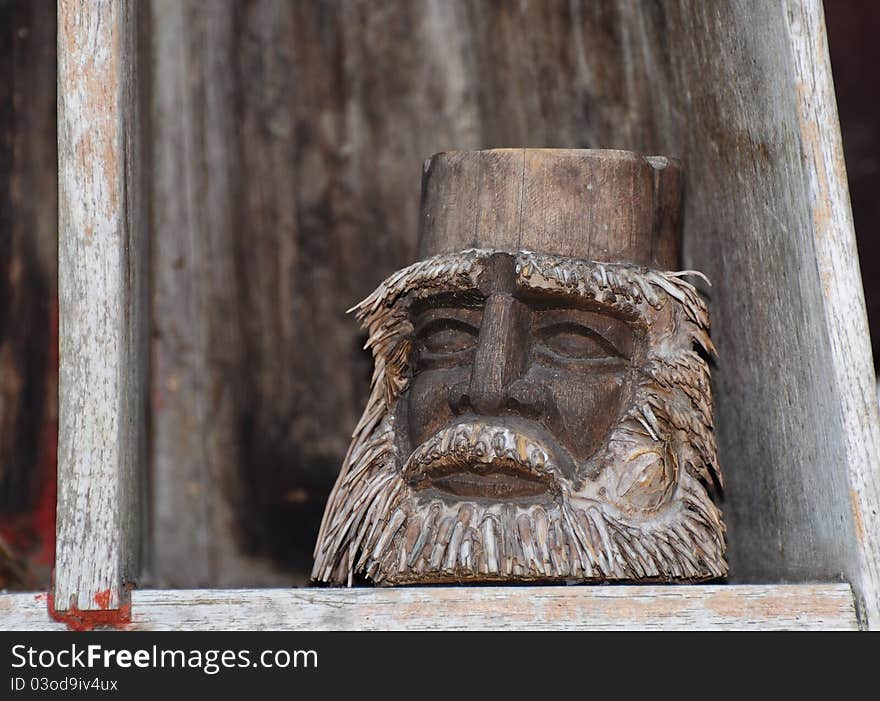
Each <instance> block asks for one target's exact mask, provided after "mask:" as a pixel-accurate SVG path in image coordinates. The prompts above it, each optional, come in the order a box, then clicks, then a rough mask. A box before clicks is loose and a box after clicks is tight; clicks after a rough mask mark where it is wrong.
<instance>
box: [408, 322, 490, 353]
mask: <svg viewBox="0 0 880 701" xmlns="http://www.w3.org/2000/svg"><path fill="white" fill-rule="evenodd" d="M478 333H479V332H478V330H477V329H476V328H474V327H473V326H471V325H470V324H468V323H466V322H464V321H459V320H458V319H438V320H436V321H434V322H432V323H430V324H428V325H427V326H426V327H425V328H424V329H422V330H421V331H420V333H419V339H420V341H421V345H422V348H423V349H424V350H425V351H427V352H428V353H430V354H431V355H438V356H442V355H454V354H457V353H463V352H465V351H468V350H471V349H472V348H474V347H475V346H476V345H477V334H478Z"/></svg>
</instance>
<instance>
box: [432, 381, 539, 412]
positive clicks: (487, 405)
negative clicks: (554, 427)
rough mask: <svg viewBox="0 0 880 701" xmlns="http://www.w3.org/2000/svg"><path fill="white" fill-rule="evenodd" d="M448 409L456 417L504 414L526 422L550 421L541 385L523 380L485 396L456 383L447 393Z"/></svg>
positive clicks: (484, 393) (463, 384)
mask: <svg viewBox="0 0 880 701" xmlns="http://www.w3.org/2000/svg"><path fill="white" fill-rule="evenodd" d="M449 406H450V407H451V408H452V411H453V412H454V413H455V414H456V415H461V414H483V415H490V416H491V415H498V414H503V413H507V412H512V413H514V414H518V415H519V416H522V417H523V418H526V419H533V420H539V419H545V420H546V419H548V418H552V413H551V412H550V411H549V408H550V406H551V402H550V401H549V400H548V397H547V391H546V389H545V388H544V387H543V385H539V384H532V383H530V382H527V381H526V380H522V379H520V380H515V381H514V382H512V383H510V384H509V385H507V386H506V387H505V388H504V389H502V390H501V391H500V392H492V393H486V392H483V391H480V390H479V389H478V391H477V392H473V391H472V390H471V386H470V383H469V382H459V383H458V384H457V385H455V386H454V387H453V388H452V389H451V390H450V393H449Z"/></svg>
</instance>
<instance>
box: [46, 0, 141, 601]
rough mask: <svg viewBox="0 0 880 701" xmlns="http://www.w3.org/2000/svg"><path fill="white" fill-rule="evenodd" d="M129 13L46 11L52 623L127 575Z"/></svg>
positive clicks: (137, 371) (133, 483)
mask: <svg viewBox="0 0 880 701" xmlns="http://www.w3.org/2000/svg"><path fill="white" fill-rule="evenodd" d="M136 7H137V3H136V2H135V1H134V0H131V1H127V0H126V1H120V2H116V1H112V2H111V1H110V0H103V1H97V2H91V1H88V2H86V1H83V0H60V2H59V3H58V173H59V183H58V190H59V192H58V206H59V213H58V214H59V222H58V225H59V247H58V258H59V301H60V352H61V359H60V374H59V395H60V404H59V446H58V512H57V559H56V564H55V583H54V599H55V608H56V610H58V611H59V612H63V611H67V610H74V609H76V610H81V611H90V610H95V609H110V610H117V609H121V608H123V607H124V605H125V603H126V600H127V598H128V596H127V593H126V591H125V585H126V582H127V581H128V580H130V579H134V578H135V577H136V571H135V566H136V561H137V544H138V541H139V535H138V530H137V522H138V509H139V506H138V486H139V477H140V474H141V471H142V468H143V449H144V446H145V442H144V437H145V431H144V411H143V409H144V407H143V402H142V400H143V397H144V379H145V361H146V354H145V353H144V349H145V343H146V336H145V333H144V323H143V322H144V316H145V313H144V307H143V305H144V302H145V295H144V288H143V283H144V276H143V272H142V268H143V266H144V265H145V262H146V259H145V255H144V243H145V238H144V236H143V231H142V230H141V206H142V202H141V201H140V198H139V180H138V167H139V158H140V153H139V152H138V150H137V148H138V134H139V131H138V130H139V123H138V115H137V109H136V95H137V52H136V50H135V48H136V42H135V28H136V24H137V23H136V17H135V13H136Z"/></svg>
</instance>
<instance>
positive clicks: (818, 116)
mask: <svg viewBox="0 0 880 701" xmlns="http://www.w3.org/2000/svg"><path fill="white" fill-rule="evenodd" d="M821 18H822V14H821V4H820V3H819V2H807V3H790V4H787V5H785V6H776V5H757V6H756V5H754V4H753V3H737V2H734V3H728V4H724V5H717V4H712V5H708V4H700V3H688V2H685V3H670V4H664V5H663V6H662V8H661V9H658V11H657V12H655V13H654V14H653V15H651V14H648V13H645V14H644V15H641V16H640V17H639V18H638V22H637V24H636V25H635V26H638V27H640V30H639V31H640V32H643V33H644V34H646V35H647V36H654V37H659V36H660V35H661V34H663V35H664V36H666V37H667V39H668V43H662V42H659V41H648V42H645V43H644V44H643V45H642V48H641V50H642V51H644V52H645V56H644V60H645V65H646V66H647V67H648V69H649V71H650V72H651V80H650V81H649V82H648V84H649V85H650V90H651V100H652V103H653V105H654V108H653V109H652V114H653V115H654V120H653V121H655V124H656V125H657V129H656V133H657V134H658V135H662V138H661V139H660V142H659V143H656V144H654V145H653V148H654V149H655V150H658V151H661V152H664V153H673V154H678V155H680V156H681V157H682V159H683V160H684V161H685V164H686V168H687V171H686V178H687V187H686V189H687V192H688V197H687V199H686V208H685V266H686V267H696V268H699V269H701V270H703V271H704V272H706V273H707V274H708V275H709V277H710V279H711V280H712V281H713V283H714V287H713V289H712V290H711V291H709V292H708V296H709V299H710V310H711V311H712V315H713V316H712V325H713V339H714V340H715V343H716V345H717V347H718V350H719V354H720V357H721V358H723V359H724V360H723V363H722V364H721V365H720V367H719V372H717V373H715V374H714V378H715V381H716V382H715V397H716V406H717V426H718V435H719V443H720V456H721V461H722V463H723V464H726V465H728V466H729V471H728V473H727V474H728V480H727V489H726V499H725V504H724V510H725V515H726V517H727V521H728V525H729V526H730V530H729V543H730V551H729V556H730V561H731V571H732V575H733V577H734V578H735V579H736V580H737V581H763V580H766V579H768V578H770V579H774V580H779V579H783V580H794V581H798V580H800V581H803V580H812V579H816V578H820V579H829V580H832V579H837V578H846V579H848V580H849V581H850V582H852V584H853V586H854V589H855V591H856V596H857V601H858V602H859V604H860V614H861V615H862V616H863V619H862V621H863V624H864V625H867V626H869V627H876V626H877V625H878V622H877V613H876V612H877V602H878V601H880V595H878V589H877V580H876V567H877V563H878V562H880V558H878V551H877V545H876V540H874V539H873V538H874V536H872V535H867V534H868V533H873V534H876V533H877V532H878V528H877V525H876V523H877V522H876V520H875V519H876V518H877V515H878V511H880V509H878V492H877V488H876V485H877V470H878V465H880V458H878V455H880V451H878V440H877V416H876V408H875V407H874V406H873V405H872V401H871V393H870V391H868V390H869V389H870V387H871V386H872V382H873V380H872V371H871V360H870V349H869V347H868V341H867V334H866V330H865V315H864V302H863V300H862V296H861V282H860V279H859V276H858V272H857V266H856V264H855V253H854V252H855V241H854V233H853V230H852V225H851V220H850V214H849V204H848V201H847V197H846V191H845V178H844V172H843V171H844V169H843V166H842V163H841V154H840V149H839V130H838V125H837V118H836V111H835V110H834V102H833V93H832V91H831V87H830V72H829V67H828V56H827V47H826V44H825V34H824V26H823V23H822V19H821ZM671 47H674V50H672V49H671ZM695 69H698V71H699V79H697V77H696V74H695V73H694V70H695ZM771 378H772V379H771ZM768 382H770V383H771V384H770V385H769V387H770V388H771V390H772V391H767V390H768ZM866 388H868V390H866ZM866 519H867V520H868V521H870V523H871V525H870V527H867V528H866V527H865V524H866V522H867V521H866Z"/></svg>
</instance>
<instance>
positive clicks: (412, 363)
mask: <svg viewBox="0 0 880 701" xmlns="http://www.w3.org/2000/svg"><path fill="white" fill-rule="evenodd" d="M680 197H681V171H680V166H679V165H678V163H676V162H675V161H672V160H669V159H666V158H662V157H644V156H641V155H639V154H635V153H630V152H624V151H556V150H529V149H525V150H523V149H517V150H493V151H479V152H459V153H454V152H453V153H441V154H438V155H436V156H434V157H433V158H431V159H429V160H428V161H427V163H426V164H425V173H424V179H423V192H422V213H421V239H420V257H421V261H420V262H418V263H415V264H414V265H411V266H409V267H408V268H405V269H403V270H400V271H398V272H396V273H395V274H394V275H392V276H391V277H389V278H388V279H387V280H385V281H384V282H383V283H382V284H380V285H379V287H378V288H377V289H376V291H375V292H373V293H372V294H371V295H370V296H369V297H367V298H366V299H365V300H364V301H363V302H361V303H360V304H359V305H357V307H356V308H355V309H356V310H357V316H358V319H359V320H360V321H361V323H362V324H363V325H364V327H365V328H366V330H367V331H368V333H369V346H370V347H371V348H372V351H373V355H374V359H375V371H374V374H373V384H372V393H371V396H370V399H369V402H368V404H367V407H366V410H365V411H364V414H363V417H362V418H361V420H360V422H359V424H358V426H357V428H356V429H355V433H354V437H353V440H352V444H351V447H350V448H349V452H348V455H347V456H346V458H345V462H344V464H343V466H342V471H341V474H340V475H339V479H338V480H337V482H336V485H335V487H334V489H333V492H332V494H331V496H330V499H329V503H328V504H327V508H326V511H325V514H324V520H323V522H322V524H321V530H320V534H319V536H318V542H317V546H316V548H315V566H314V570H313V572H312V577H313V578H314V579H315V580H317V581H322V582H330V583H337V584H344V583H349V584H351V582H352V580H353V577H355V576H364V577H365V578H366V579H369V580H372V581H373V582H377V583H382V584H406V583H438V582H489V581H512V582H516V581H520V582H521V581H607V580H641V581H644V580H659V581H700V580H705V579H711V578H714V577H719V576H722V575H724V574H725V573H726V571H727V565H726V563H725V560H724V526H723V524H722V522H721V514H720V512H719V510H718V508H717V507H716V506H715V505H714V504H713V502H712V500H711V499H710V497H709V495H708V493H707V490H706V487H705V485H706V484H708V483H711V481H712V480H713V478H714V479H715V480H716V481H718V482H719V483H720V473H719V470H718V466H717V460H716V450H715V440H714V437H713V433H712V399H711V394H710V390H709V370H708V366H707V364H706V361H705V360H704V358H703V357H702V356H701V354H700V353H701V352H703V353H707V354H711V353H713V352H714V349H713V347H712V343H711V341H710V340H709V336H708V326H709V320H708V315H707V311H706V306H705V304H704V303H703V301H702V300H701V299H700V297H699V296H698V294H697V292H696V290H695V289H694V287H693V286H691V284H689V283H688V282H686V281H685V280H684V279H683V278H684V276H686V275H688V274H691V273H689V272H688V271H684V272H669V271H671V270H674V269H675V267H676V263H677V258H678V229H679V205H680ZM694 274H696V273H694Z"/></svg>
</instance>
